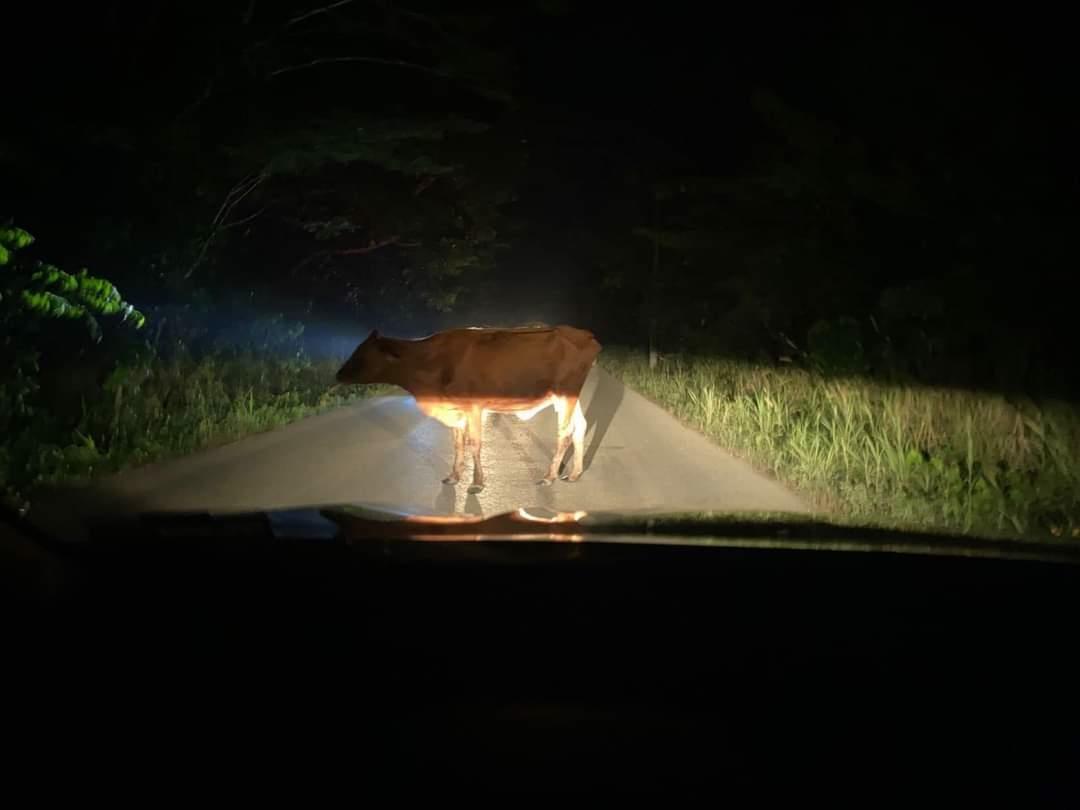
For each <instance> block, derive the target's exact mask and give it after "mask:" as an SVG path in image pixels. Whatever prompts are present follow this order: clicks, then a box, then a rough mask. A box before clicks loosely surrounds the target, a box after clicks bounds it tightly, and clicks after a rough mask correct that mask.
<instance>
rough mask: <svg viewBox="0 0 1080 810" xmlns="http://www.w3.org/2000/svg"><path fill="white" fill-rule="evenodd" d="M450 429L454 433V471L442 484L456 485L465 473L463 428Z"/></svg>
mask: <svg viewBox="0 0 1080 810" xmlns="http://www.w3.org/2000/svg"><path fill="white" fill-rule="evenodd" d="M451 429H452V430H453V431H454V469H452V470H451V471H450V475H448V476H446V478H444V479H443V481H442V482H443V483H444V484H456V483H457V482H458V481H460V480H461V474H462V473H463V472H464V471H465V426H464V425H462V426H461V427H456V428H451Z"/></svg>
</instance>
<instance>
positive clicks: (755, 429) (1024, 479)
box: [601, 348, 1080, 537]
mask: <svg viewBox="0 0 1080 810" xmlns="http://www.w3.org/2000/svg"><path fill="white" fill-rule="evenodd" d="M601 363H602V365H603V366H604V368H606V369H607V370H609V371H611V372H612V373H613V374H615V375H617V376H618V377H620V378H621V379H622V380H623V381H624V382H626V383H627V384H628V385H630V386H631V387H633V388H634V389H636V390H637V391H639V392H641V393H642V394H644V395H645V396H647V397H649V398H650V399H652V400H654V401H655V402H656V403H658V404H659V405H661V406H663V407H664V408H666V409H668V410H669V411H671V412H672V413H673V414H674V415H675V416H677V417H678V418H679V419H681V420H683V421H684V422H685V423H687V424H689V425H691V426H693V427H695V428H697V429H698V430H700V431H701V432H703V433H704V434H706V435H707V436H709V437H710V438H713V439H715V440H716V441H717V442H718V443H719V444H721V445H723V446H724V447H727V448H729V449H731V450H732V451H734V452H735V453H737V454H739V455H741V456H743V457H744V458H746V459H747V460H748V461H750V462H751V463H753V464H754V465H755V466H757V467H758V468H760V469H763V470H767V471H769V472H771V473H772V474H774V475H775V476H776V477H777V478H778V479H780V480H782V481H783V482H785V483H787V484H789V485H791V486H792V487H793V488H795V489H797V490H798V491H799V492H800V493H801V494H803V495H804V496H805V497H806V498H807V499H808V500H809V501H810V502H811V503H812V504H813V506H814V507H815V508H816V509H820V510H822V511H823V512H827V513H829V514H830V517H832V518H834V519H838V520H841V521H844V522H853V523H862V524H866V525H879V526H895V527H912V528H923V529H935V530H946V531H958V532H965V533H969V532H974V533H984V534H989V535H1008V536H1013V537H1015V536H1025V537H1034V536H1040V535H1041V536H1046V535H1047V534H1050V535H1054V536H1071V537H1077V536H1080V408H1077V407H1076V406H1074V405H1070V404H1067V403H1063V402H1054V401H1047V402H1043V403H1040V404H1037V403H1035V402H1033V401H1031V400H1019V399H1010V398H1006V397H1005V396H1002V395H1000V394H990V393H973V392H968V391H961V390H950V389H938V388H930V387H917V386H914V385H903V386H901V385H890V384H885V383H881V382H874V381H870V380H868V379H865V378H858V377H848V378H840V377H829V376H824V375H822V374H819V373H817V372H814V371H810V370H805V369H799V368H793V367H784V366H781V367H764V366H754V365H751V364H746V363H738V362H734V361H725V360H713V359H705V358H702V357H696V356H691V355H683V356H670V357H666V358H664V359H663V360H661V362H660V363H659V364H658V365H657V367H656V368H655V369H652V370H650V368H649V363H648V357H647V355H646V354H645V353H644V352H632V351H627V350H621V349H617V348H615V349H612V348H608V349H605V350H604V352H603V354H602V355H601Z"/></svg>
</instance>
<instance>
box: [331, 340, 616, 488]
mask: <svg viewBox="0 0 1080 810" xmlns="http://www.w3.org/2000/svg"><path fill="white" fill-rule="evenodd" d="M599 353H600V343H599V342H598V341H597V340H596V338H595V337H594V336H593V334H592V333H591V332H587V331H585V330H583V329H576V328H574V327H572V326H554V327H544V328H517V329H480V328H475V327H473V328H468V329H451V330H448V331H446V332H439V333H437V334H434V335H430V336H429V337H426V338H422V339H420V340H400V339H395V338H387V337H382V336H381V335H379V333H378V331H377V330H375V331H372V333H371V334H370V335H368V338H367V340H365V341H364V342H363V343H361V344H360V345H359V346H358V347H357V349H356V351H355V352H353V354H352V356H351V357H350V358H349V359H348V360H347V361H346V362H345V365H343V366H342V367H341V368H340V369H339V370H338V373H337V380H338V382H341V383H389V384H391V385H398V386H401V387H402V388H404V389H405V390H406V391H408V392H409V393H410V394H412V396H413V397H414V398H415V399H416V404H417V405H418V406H419V408H420V410H421V411H423V412H424V413H425V414H427V415H428V416H431V417H434V418H435V419H437V420H439V421H440V422H442V423H443V424H444V425H446V426H447V427H449V428H451V429H453V431H454V468H453V470H452V471H451V472H450V475H448V476H447V477H446V478H445V479H443V483H445V484H456V483H457V482H458V479H460V478H461V473H462V471H463V470H464V467H465V445H466V443H468V444H470V445H471V446H472V455H473V483H472V486H470V487H469V491H470V492H479V491H480V490H482V489H483V488H484V472H483V469H482V468H481V466H480V448H481V446H482V444H483V425H484V415H485V414H486V413H513V414H515V415H516V416H518V417H519V418H520V419H522V420H525V419H531V418H532V417H533V416H535V415H536V414H537V413H539V412H540V411H542V410H543V409H544V408H546V407H548V406H549V405H551V406H552V407H554V408H555V414H556V416H557V418H558V436H557V438H558V441H557V443H556V447H555V455H554V457H553V458H552V459H551V467H550V468H549V469H548V473H547V475H546V476H544V478H543V479H541V480H540V482H539V483H541V484H550V483H552V482H553V481H554V480H555V478H556V476H557V475H558V474H559V464H560V463H561V462H562V458H563V456H564V455H565V454H566V450H567V447H568V446H569V444H570V442H571V441H573V444H574V467H573V471H572V472H571V473H570V474H569V475H568V476H566V480H568V481H577V480H578V478H580V477H581V473H582V467H583V465H584V458H585V416H584V414H582V412H581V404H580V402H579V401H578V400H579V398H580V396H581V389H582V386H584V384H585V378H586V377H587V376H588V374H589V370H590V369H591V368H592V366H593V364H594V363H595V362H596V356H597V355H598V354H599Z"/></svg>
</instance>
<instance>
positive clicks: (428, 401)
mask: <svg viewBox="0 0 1080 810" xmlns="http://www.w3.org/2000/svg"><path fill="white" fill-rule="evenodd" d="M558 399H559V397H557V396H555V395H554V394H551V395H549V396H547V397H544V398H543V399H501V398H500V399H488V398H484V399H482V400H479V401H469V402H464V401H446V400H442V399H438V398H434V397H430V398H429V397H418V398H417V400H416V404H417V406H418V407H419V408H420V411H421V412H422V413H424V414H425V415H426V416H430V417H431V418H432V419H436V420H438V421H439V422H441V423H442V424H444V425H446V426H447V427H450V428H463V427H465V423H466V421H467V419H468V413H469V411H470V410H472V408H474V407H476V406H479V407H480V410H481V411H483V413H484V414H485V415H486V414H489V413H512V414H514V415H515V416H516V417H517V418H518V419H521V420H522V421H528V420H529V419H532V418H533V417H534V416H536V414H538V413H540V411H542V410H544V408H550V407H552V406H556V404H557V400H558Z"/></svg>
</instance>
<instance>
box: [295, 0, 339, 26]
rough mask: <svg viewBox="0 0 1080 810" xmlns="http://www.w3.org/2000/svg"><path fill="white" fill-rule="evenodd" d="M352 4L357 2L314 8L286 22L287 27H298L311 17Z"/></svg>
mask: <svg viewBox="0 0 1080 810" xmlns="http://www.w3.org/2000/svg"><path fill="white" fill-rule="evenodd" d="M352 2H355V0H337V2H336V3H330V4H329V5H327V6H322V7H320V8H313V9H312V10H311V11H305V12H304V13H303V14H297V15H296V16H295V17H293V18H292V19H291V20H289V21H288V22H286V23H285V25H296V24H297V23H299V22H303V21H304V20H306V19H308V18H309V17H314V16H316V15H318V14H325V13H326V12H328V11H333V10H334V9H335V8H338V7H339V6H347V5H349V3H352Z"/></svg>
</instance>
